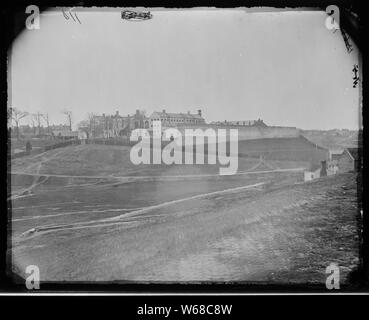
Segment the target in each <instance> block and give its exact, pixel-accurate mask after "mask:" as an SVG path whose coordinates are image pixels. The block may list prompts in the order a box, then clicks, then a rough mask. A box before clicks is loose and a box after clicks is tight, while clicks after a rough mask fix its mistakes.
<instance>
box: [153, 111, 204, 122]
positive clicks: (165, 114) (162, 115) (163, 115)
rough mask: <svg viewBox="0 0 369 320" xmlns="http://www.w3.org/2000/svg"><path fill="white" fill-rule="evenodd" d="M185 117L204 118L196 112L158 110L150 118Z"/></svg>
mask: <svg viewBox="0 0 369 320" xmlns="http://www.w3.org/2000/svg"><path fill="white" fill-rule="evenodd" d="M156 117H158V118H183V119H200V120H201V119H204V118H203V117H202V116H200V115H199V114H197V113H195V114H193V113H171V112H158V111H154V112H153V113H152V114H151V116H150V118H156Z"/></svg>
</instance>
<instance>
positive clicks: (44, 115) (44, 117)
mask: <svg viewBox="0 0 369 320" xmlns="http://www.w3.org/2000/svg"><path fill="white" fill-rule="evenodd" d="M42 118H43V119H44V120H45V122H46V125H47V132H48V133H50V119H49V114H48V113H47V112H46V113H44V114H43V115H42Z"/></svg>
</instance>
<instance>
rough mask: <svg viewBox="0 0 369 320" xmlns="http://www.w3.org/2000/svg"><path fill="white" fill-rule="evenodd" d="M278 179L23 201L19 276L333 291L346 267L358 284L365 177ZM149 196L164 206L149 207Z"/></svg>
mask: <svg viewBox="0 0 369 320" xmlns="http://www.w3.org/2000/svg"><path fill="white" fill-rule="evenodd" d="M270 178H271V177H270V176H265V175H254V176H253V178H252V179H251V178H248V179H246V180H245V179H243V180H241V179H238V180H235V181H232V180H226V179H225V180H211V179H210V180H208V179H201V180H200V181H197V182H193V181H192V182H191V181H182V183H184V184H185V185H181V184H178V181H177V182H172V184H169V183H168V182H162V184H160V183H159V184H158V182H155V183H154V184H151V185H150V184H146V183H145V184H144V183H141V184H140V182H137V181H136V182H131V183H133V185H131V187H130V188H129V190H132V186H135V188H134V190H135V192H137V198H136V199H137V200H136V203H131V204H129V203H126V202H125V201H124V199H125V197H126V198H127V199H132V196H131V195H130V194H127V195H126V196H125V192H127V190H128V189H127V184H122V183H118V184H117V186H114V184H113V185H112V184H108V185H106V186H104V184H103V187H102V188H100V187H99V184H97V185H94V186H93V187H91V186H89V188H85V189H84V188H81V186H78V187H76V186H73V184H72V186H70V187H69V189H68V188H65V186H64V187H63V190H64V191H65V190H70V191H67V193H65V192H63V193H60V189H58V188H52V187H51V186H50V187H49V189H50V190H48V189H47V187H45V186H44V185H43V187H42V188H41V189H39V190H38V189H37V188H34V190H33V192H34V194H33V196H31V197H25V198H20V199H18V200H15V201H13V214H12V222H11V227H12V229H13V237H12V240H13V246H12V248H11V252H10V253H11V256H12V268H13V271H14V272H15V273H17V274H19V275H21V276H23V277H24V270H25V268H26V266H27V265H30V264H35V265H37V266H39V268H40V274H41V281H60V280H63V281H77V280H78V281H111V280H130V281H175V282H177V281H255V282H263V281H267V282H269V283H270V282H273V283H284V284H286V283H300V284H304V283H325V280H326V277H327V275H326V274H325V270H326V267H327V266H328V265H329V264H330V263H337V264H338V265H339V266H340V273H341V284H343V285H344V284H349V283H348V279H349V278H348V276H349V274H350V272H351V271H353V270H354V269H355V268H356V267H357V266H358V263H359V251H358V248H359V233H358V230H359V229H358V219H359V217H360V213H359V212H358V203H357V190H356V175H355V174H353V173H348V174H342V175H338V176H335V177H326V178H322V179H320V180H317V181H315V182H310V183H301V182H299V181H298V179H296V180H295V181H294V182H292V181H293V179H292V178H291V176H287V178H286V176H284V178H283V179H282V178H280V179H274V181H279V183H275V184H270V183H269V181H270ZM286 179H287V180H288V179H290V180H288V181H289V183H284V181H286ZM291 179H292V180H291ZM145 186H146V187H145ZM150 186H151V189H149V187H150ZM191 186H193V187H192V188H191ZM245 186H251V187H245ZM91 188H92V189H91ZM94 188H95V189H94ZM106 188H109V190H112V192H114V190H119V192H121V193H120V194H121V195H122V196H121V197H122V199H123V200H122V203H126V204H127V206H126V207H124V208H123V207H122V206H121V205H122V203H116V205H114V204H112V205H110V206H109V207H106V202H104V201H103V200H104V199H106V196H108V195H106V190H107V189H106ZM116 188H118V189H116ZM119 188H121V189H119ZM125 188H126V189H125ZM233 188H238V189H233ZM58 190H59V194H60V197H59V198H58V199H57V197H56V195H57V194H58ZM78 190H79V191H78ZM93 190H94V191H93ZM204 190H206V192H204ZM224 190H226V191H224ZM183 191H185V193H184V192H183ZM48 192H51V193H52V196H51V197H50V196H47V195H48ZM68 192H70V193H69V195H68ZM78 192H79V193H78ZM148 192H154V193H155V192H156V194H157V195H162V197H163V198H159V197H156V198H155V197H151V198H150V199H154V200H152V201H151V202H150V203H149V202H147V201H146V197H145V195H147V194H148ZM104 193H105V197H103V196H102V195H101V194H104ZM73 194H74V195H78V196H76V197H75V198H73V196H72V195H73ZM99 194H100V198H99ZM118 194H119V193H118ZM49 195H50V194H49ZM35 197H36V198H35ZM37 197H39V198H37ZM166 197H167V198H166ZM113 198H114V199H119V197H118V196H117V194H115V195H114V196H113ZM35 199H36V200H35ZM37 199H38V200H37ZM50 199H53V203H51V201H50ZM71 199H75V200H76V199H79V200H80V201H81V199H83V203H78V200H76V201H75V202H71ZM88 199H90V203H88V202H87V201H88ZM159 200H160V201H159ZM32 201H33V202H32ZM65 206H67V207H65ZM42 208H44V209H42ZM114 209H115V210H114Z"/></svg>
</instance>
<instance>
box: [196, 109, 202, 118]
mask: <svg viewBox="0 0 369 320" xmlns="http://www.w3.org/2000/svg"><path fill="white" fill-rule="evenodd" d="M197 113H198V115H199V116H200V117H201V115H202V112H201V109H199V110H197Z"/></svg>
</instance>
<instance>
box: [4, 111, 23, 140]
mask: <svg viewBox="0 0 369 320" xmlns="http://www.w3.org/2000/svg"><path fill="white" fill-rule="evenodd" d="M9 109H10V118H11V119H12V120H13V121H14V123H15V126H16V128H17V139H18V140H19V122H20V120H21V119H23V118H25V117H27V116H28V112H26V111H21V110H19V109H17V108H14V107H11V108H9ZM8 117H9V111H8Z"/></svg>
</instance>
